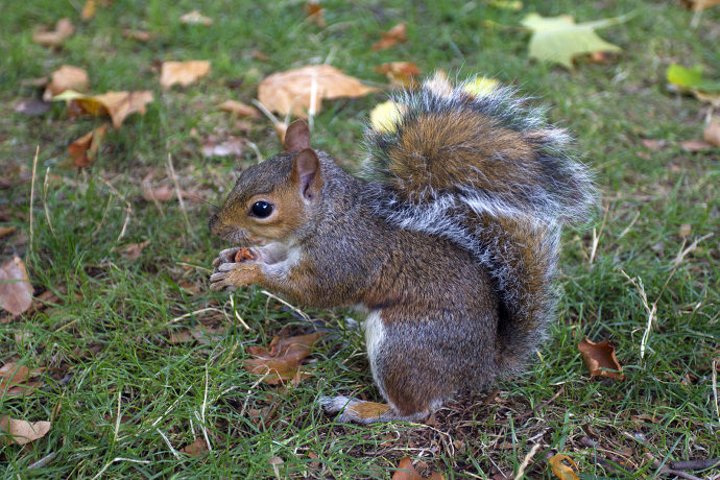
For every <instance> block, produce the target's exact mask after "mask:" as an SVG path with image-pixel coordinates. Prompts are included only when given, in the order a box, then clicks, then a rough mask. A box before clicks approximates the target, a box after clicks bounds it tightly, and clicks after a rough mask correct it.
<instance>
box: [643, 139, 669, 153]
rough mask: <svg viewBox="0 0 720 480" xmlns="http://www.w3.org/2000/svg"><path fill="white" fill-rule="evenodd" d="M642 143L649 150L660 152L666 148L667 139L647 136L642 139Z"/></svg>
mask: <svg viewBox="0 0 720 480" xmlns="http://www.w3.org/2000/svg"><path fill="white" fill-rule="evenodd" d="M642 144H643V145H644V146H645V148H647V149H648V150H652V151H653V152H659V151H660V150H662V149H663V148H665V146H666V145H667V142H666V141H665V140H654V139H652V138H645V139H643V140H642Z"/></svg>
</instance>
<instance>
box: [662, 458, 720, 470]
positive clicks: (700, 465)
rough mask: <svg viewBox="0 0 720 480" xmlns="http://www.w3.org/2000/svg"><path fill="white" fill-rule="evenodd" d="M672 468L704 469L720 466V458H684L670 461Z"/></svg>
mask: <svg viewBox="0 0 720 480" xmlns="http://www.w3.org/2000/svg"><path fill="white" fill-rule="evenodd" d="M670 466H671V467H672V469H673V470H706V469H708V468H714V467H717V466H720V458H706V459H704V460H685V461H681V462H670Z"/></svg>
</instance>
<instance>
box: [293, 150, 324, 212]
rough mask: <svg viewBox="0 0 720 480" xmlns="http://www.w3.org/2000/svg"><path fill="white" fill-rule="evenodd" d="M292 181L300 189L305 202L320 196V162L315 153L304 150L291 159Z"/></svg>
mask: <svg viewBox="0 0 720 480" xmlns="http://www.w3.org/2000/svg"><path fill="white" fill-rule="evenodd" d="M292 179H293V181H294V182H295V183H297V184H298V185H299V187H300V193H301V194H302V196H303V198H304V199H305V200H312V199H314V198H315V197H316V196H317V195H319V194H320V189H321V188H322V184H323V181H322V178H321V177H320V160H319V159H318V157H317V154H316V153H315V151H314V150H313V149H311V148H306V149H304V150H302V151H301V152H299V153H298V154H297V155H295V158H293V169H292Z"/></svg>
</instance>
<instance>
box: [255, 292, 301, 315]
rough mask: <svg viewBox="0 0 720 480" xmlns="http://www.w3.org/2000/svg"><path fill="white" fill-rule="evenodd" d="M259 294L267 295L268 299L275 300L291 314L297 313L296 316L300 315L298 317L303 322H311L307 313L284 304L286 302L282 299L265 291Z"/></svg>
mask: <svg viewBox="0 0 720 480" xmlns="http://www.w3.org/2000/svg"><path fill="white" fill-rule="evenodd" d="M260 292H261V293H262V294H263V295H267V296H268V297H270V298H272V299H273V300H277V301H278V302H280V303H282V304H283V305H285V306H286V307H288V308H289V309H291V310H292V311H293V312H295V313H297V314H298V315H300V316H301V317H302V318H303V320H306V321H308V322H310V321H311V320H310V316H309V315H308V314H307V313H305V312H303V311H302V310H300V309H299V308H297V307H295V306H293V305H290V304H289V303H288V302H286V301H285V300H283V299H282V298H280V297H278V296H276V295H273V294H272V293H270V292H268V291H267V290H260Z"/></svg>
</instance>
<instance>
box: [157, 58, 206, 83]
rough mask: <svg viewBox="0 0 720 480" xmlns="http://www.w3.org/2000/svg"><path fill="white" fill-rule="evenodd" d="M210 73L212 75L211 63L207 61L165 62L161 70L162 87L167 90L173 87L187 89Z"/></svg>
mask: <svg viewBox="0 0 720 480" xmlns="http://www.w3.org/2000/svg"><path fill="white" fill-rule="evenodd" d="M208 73H210V62H208V61H207V60H191V61H188V62H163V64H162V67H161V69H160V85H161V86H162V87H163V88H165V89H168V88H170V87H172V86H173V85H180V86H183V87H186V86H188V85H190V84H192V83H195V82H197V81H198V80H199V79H200V78H202V77H204V76H205V75H207V74H208Z"/></svg>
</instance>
